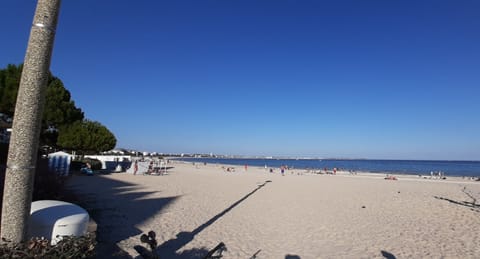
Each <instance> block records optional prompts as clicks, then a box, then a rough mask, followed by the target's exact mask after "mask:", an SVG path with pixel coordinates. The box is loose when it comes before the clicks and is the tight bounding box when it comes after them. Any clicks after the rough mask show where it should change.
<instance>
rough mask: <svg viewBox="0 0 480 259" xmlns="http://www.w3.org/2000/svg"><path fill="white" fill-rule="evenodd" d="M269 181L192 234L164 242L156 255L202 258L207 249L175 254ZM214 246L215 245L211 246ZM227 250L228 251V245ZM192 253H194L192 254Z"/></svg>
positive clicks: (178, 236)
mask: <svg viewBox="0 0 480 259" xmlns="http://www.w3.org/2000/svg"><path fill="white" fill-rule="evenodd" d="M269 182H271V181H265V182H264V183H263V184H260V185H258V187H257V188H255V189H254V190H253V191H251V192H250V193H248V194H247V195H245V196H243V197H242V198H241V199H240V200H238V201H236V202H235V203H233V204H232V205H231V206H230V207H228V208H226V209H225V210H223V211H222V212H220V213H218V214H217V215H215V216H213V217H212V218H211V219H209V220H208V221H207V222H205V223H203V224H202V225H200V226H198V227H197V228H196V229H194V230H193V231H192V232H180V233H178V234H177V237H176V238H175V239H170V240H168V241H165V242H164V243H163V244H161V245H159V246H158V248H157V251H156V252H157V254H158V255H159V256H160V257H161V258H185V259H187V258H203V256H205V255H206V253H208V249H204V248H200V249H193V250H194V251H191V250H188V251H184V252H183V253H181V254H177V253H176V251H177V250H179V249H180V248H182V247H183V246H185V245H186V244H188V243H189V242H190V241H192V240H193V238H194V237H195V236H196V235H197V234H199V233H200V232H202V231H203V230H204V229H206V228H207V227H209V226H210V225H212V224H213V223H214V222H215V221H217V220H218V219H220V218H221V217H223V216H224V215H225V214H227V213H228V212H229V211H231V210H232V209H233V208H235V207H236V206H237V205H239V204H240V203H242V202H243V201H245V200H246V199H247V198H248V197H250V196H251V195H253V194H254V193H255V192H257V191H258V190H260V189H261V188H263V187H264V186H265V185H266V184H267V183H269ZM213 245H216V244H212V246H213ZM226 245H227V249H228V244H226ZM192 252H194V253H195V255H194V254H192Z"/></svg>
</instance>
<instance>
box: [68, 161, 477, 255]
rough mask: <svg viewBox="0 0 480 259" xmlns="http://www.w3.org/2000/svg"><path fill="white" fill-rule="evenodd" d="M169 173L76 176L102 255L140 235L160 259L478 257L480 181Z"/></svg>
mask: <svg viewBox="0 0 480 259" xmlns="http://www.w3.org/2000/svg"><path fill="white" fill-rule="evenodd" d="M169 166H170V167H172V168H169V169H168V175H163V176H152V175H142V174H137V175H133V174H131V173H114V174H108V175H95V176H92V177H89V176H81V175H74V176H73V177H72V178H71V179H69V181H68V189H70V190H72V191H73V192H75V193H76V194H77V196H78V197H79V199H80V200H81V203H82V205H83V206H84V207H85V208H86V209H87V210H89V211H90V212H91V216H92V217H93V218H94V219H95V221H96V222H97V224H98V233H97V236H98V240H99V246H98V247H99V253H100V256H107V255H108V256H110V255H111V254H112V252H113V251H118V250H123V251H124V252H125V253H128V254H129V255H130V256H131V257H136V256H137V253H136V252H135V250H134V249H133V247H134V246H135V245H139V244H141V243H140V235H141V234H142V233H145V232H148V231H150V230H153V231H155V232H156V234H157V241H158V244H159V247H158V249H157V252H158V253H159V254H160V256H161V258H202V256H204V255H205V254H206V253H207V251H208V250H210V249H212V248H213V247H215V246H216V245H217V244H218V243H220V242H224V243H225V245H226V247H227V251H225V252H224V253H223V258H251V257H252V256H253V255H254V254H255V255H256V258H306V259H308V258H480V245H479V244H480V206H478V203H480V202H479V201H477V205H476V206H474V205H473V204H472V201H473V200H472V199H471V198H470V197H469V196H468V195H467V194H465V193H464V191H463V189H464V188H465V187H466V189H465V190H466V191H467V192H469V193H470V194H472V195H474V197H476V198H480V182H475V181H469V180H465V179H462V178H449V179H447V180H432V179H423V178H419V177H417V176H397V177H398V180H385V179H384V177H385V175H382V174H357V175H349V174H348V173H346V172H338V173H337V175H316V174H309V173H306V172H305V171H301V170H287V171H286V172H285V176H282V175H281V174H280V170H279V169H278V168H277V169H276V170H275V172H274V173H269V172H268V171H267V170H265V169H264V168H258V167H248V170H245V168H244V167H242V166H241V167H239V166H236V167H235V172H227V171H226V170H225V166H222V165H214V164H211V165H210V164H207V165H203V164H196V165H192V164H191V163H182V162H173V163H170V164H169Z"/></svg>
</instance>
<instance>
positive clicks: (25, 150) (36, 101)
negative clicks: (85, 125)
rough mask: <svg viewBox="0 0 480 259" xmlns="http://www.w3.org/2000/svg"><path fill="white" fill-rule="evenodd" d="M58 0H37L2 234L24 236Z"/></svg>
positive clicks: (8, 174) (13, 140) (16, 118)
mask: <svg viewBox="0 0 480 259" xmlns="http://www.w3.org/2000/svg"><path fill="white" fill-rule="evenodd" d="M60 2H61V0H38V3H37V9H36V11H35V17H34V19H33V25H32V29H31V31H30V39H29V41H28V47H27V52H26V54H25V60H24V65H23V72H22V77H21V79H20V87H19V89H18V96H17V104H16V106H15V115H14V118H13V127H12V136H11V139H10V147H9V151H8V159H7V170H6V175H5V189H4V194H3V206H2V222H1V237H3V238H6V239H7V240H10V241H13V242H22V241H25V240H26V239H27V231H28V220H29V217H30V208H31V203H32V191H33V180H34V175H35V166H36V162H37V152H38V142H39V137H40V130H41V122H42V115H43V106H44V103H45V92H46V87H47V79H48V71H49V67H50V59H51V56H52V49H53V41H54V38H55V30H56V27H57V20H58V13H59V10H60Z"/></svg>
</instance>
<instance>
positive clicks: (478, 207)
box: [433, 196, 480, 212]
mask: <svg viewBox="0 0 480 259" xmlns="http://www.w3.org/2000/svg"><path fill="white" fill-rule="evenodd" d="M433 197H434V198H435V199H438V200H443V201H448V202H450V203H453V204H457V205H461V206H465V207H469V208H471V209H472V210H473V211H476V212H480V204H474V203H473V202H468V201H455V200H452V199H448V198H444V197H438V196H433Z"/></svg>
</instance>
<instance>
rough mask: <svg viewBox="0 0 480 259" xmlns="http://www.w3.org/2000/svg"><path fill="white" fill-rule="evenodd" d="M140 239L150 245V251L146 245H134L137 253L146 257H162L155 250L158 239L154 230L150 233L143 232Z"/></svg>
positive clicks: (156, 258) (146, 258)
mask: <svg viewBox="0 0 480 259" xmlns="http://www.w3.org/2000/svg"><path fill="white" fill-rule="evenodd" d="M140 241H141V242H142V243H146V244H148V246H149V247H150V251H148V250H147V249H146V248H145V247H143V246H139V245H136V246H134V247H133V249H135V251H137V253H138V254H139V255H140V256H142V257H143V258H145V259H159V258H160V257H159V256H158V255H157V254H156V253H155V250H156V249H157V245H158V243H157V240H156V234H155V232H154V231H149V232H148V235H145V234H142V235H141V236H140Z"/></svg>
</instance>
